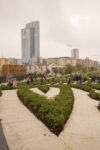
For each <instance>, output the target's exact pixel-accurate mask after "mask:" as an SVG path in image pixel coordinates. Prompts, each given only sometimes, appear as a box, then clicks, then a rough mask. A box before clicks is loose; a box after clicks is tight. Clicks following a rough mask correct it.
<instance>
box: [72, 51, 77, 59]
mask: <svg viewBox="0 0 100 150" xmlns="http://www.w3.org/2000/svg"><path fill="white" fill-rule="evenodd" d="M71 57H72V58H74V59H79V50H78V49H72V50H71Z"/></svg>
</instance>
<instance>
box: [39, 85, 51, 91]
mask: <svg viewBox="0 0 100 150" xmlns="http://www.w3.org/2000/svg"><path fill="white" fill-rule="evenodd" d="M38 89H39V90H41V91H42V92H44V93H47V92H48V91H49V89H50V88H49V86H48V85H46V84H45V85H40V86H38Z"/></svg>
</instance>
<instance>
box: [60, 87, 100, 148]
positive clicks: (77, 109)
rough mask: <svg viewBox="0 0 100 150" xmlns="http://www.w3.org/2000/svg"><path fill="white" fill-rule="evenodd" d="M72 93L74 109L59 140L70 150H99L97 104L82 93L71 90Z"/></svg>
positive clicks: (99, 137) (99, 133) (99, 128)
mask: <svg viewBox="0 0 100 150" xmlns="http://www.w3.org/2000/svg"><path fill="white" fill-rule="evenodd" d="M73 92H74V96H75V102H74V108H73V111H72V114H71V116H70V119H69V120H68V122H67V124H66V125H65V128H64V131H63V132H62V133H61V134H60V138H61V139H62V140H63V141H64V142H65V143H66V144H67V145H69V146H70V150H100V112H99V111H98V109H97V108H96V106H97V105H98V102H97V101H94V100H92V99H91V98H89V97H88V96H87V93H86V92H84V91H81V90H78V89H73Z"/></svg>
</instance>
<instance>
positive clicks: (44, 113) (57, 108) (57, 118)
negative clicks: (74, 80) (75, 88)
mask: <svg viewBox="0 0 100 150" xmlns="http://www.w3.org/2000/svg"><path fill="white" fill-rule="evenodd" d="M56 87H58V88H60V94H59V95H58V96H56V97H55V98H54V101H50V100H48V99H46V97H44V96H40V95H38V94H36V93H33V92H32V91H30V90H29V88H27V87H23V88H19V89H18V91H17V93H18V96H19V98H20V100H21V101H22V102H23V103H24V105H26V106H27V107H28V108H29V109H30V110H31V112H33V113H34V114H35V115H36V116H37V118H38V119H40V120H41V121H42V122H43V123H44V124H45V125H46V126H47V127H48V128H49V129H50V130H51V131H52V132H53V133H55V134H56V135H59V134H60V132H61V131H62V130H63V127H64V125H65V123H66V121H67V120H68V118H69V116H70V113H71V112H72V108H73V103H74V96H73V92H72V90H71V88H70V87H69V86H67V85H59V86H56Z"/></svg>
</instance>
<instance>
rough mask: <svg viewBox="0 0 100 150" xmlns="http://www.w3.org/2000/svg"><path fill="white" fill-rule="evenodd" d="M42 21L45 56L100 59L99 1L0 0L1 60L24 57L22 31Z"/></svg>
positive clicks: (42, 43) (41, 41)
mask: <svg viewBox="0 0 100 150" xmlns="http://www.w3.org/2000/svg"><path fill="white" fill-rule="evenodd" d="M35 20H39V21H40V53H41V56H42V57H56V56H70V49H71V48H76V47H77V48H79V50H80V57H83V58H84V57H87V56H89V57H90V58H94V59H98V60H100V0H84V1H83V0H0V57H1V56H3V57H17V58H20V57H21V28H24V27H25V24H26V23H28V22H31V21H35Z"/></svg>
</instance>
